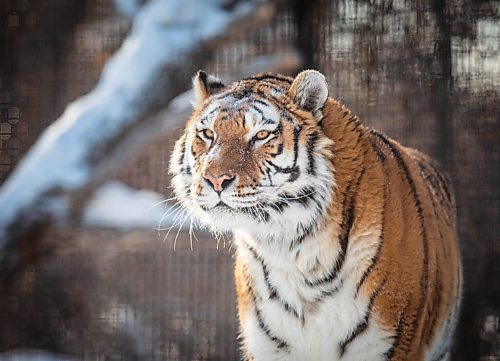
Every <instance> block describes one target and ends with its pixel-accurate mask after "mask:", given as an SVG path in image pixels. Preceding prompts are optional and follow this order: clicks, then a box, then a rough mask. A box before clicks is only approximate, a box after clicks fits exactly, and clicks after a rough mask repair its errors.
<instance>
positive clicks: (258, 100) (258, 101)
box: [254, 99, 269, 110]
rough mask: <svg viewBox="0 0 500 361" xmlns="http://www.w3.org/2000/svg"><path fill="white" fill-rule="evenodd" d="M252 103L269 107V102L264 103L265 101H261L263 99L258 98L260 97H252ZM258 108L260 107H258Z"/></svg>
mask: <svg viewBox="0 0 500 361" xmlns="http://www.w3.org/2000/svg"><path fill="white" fill-rule="evenodd" d="M254 103H257V104H260V105H263V106H265V107H267V108H269V104H268V103H266V102H265V101H263V100H260V99H254ZM259 110H260V109H259Z"/></svg>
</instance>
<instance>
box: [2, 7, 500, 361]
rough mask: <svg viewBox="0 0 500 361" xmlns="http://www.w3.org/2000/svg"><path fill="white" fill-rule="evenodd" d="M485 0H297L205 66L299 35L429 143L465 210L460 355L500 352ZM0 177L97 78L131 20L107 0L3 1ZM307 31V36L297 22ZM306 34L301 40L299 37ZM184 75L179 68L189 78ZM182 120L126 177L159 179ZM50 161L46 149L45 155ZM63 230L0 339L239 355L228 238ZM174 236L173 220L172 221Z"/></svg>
mask: <svg viewBox="0 0 500 361" xmlns="http://www.w3.org/2000/svg"><path fill="white" fill-rule="evenodd" d="M499 17H500V14H499V8H498V4H497V3H496V2H494V1H483V2H465V1H458V0H453V1H441V0H434V1H431V0H429V1H423V0H419V1H416V2H414V1H403V0H398V1H380V2H375V3H371V2H365V1H356V0H352V1H343V2H330V1H323V0H322V1H317V2H314V3H313V4H309V5H307V6H304V3H303V2H300V1H299V2H292V3H291V4H290V5H289V6H285V7H284V8H283V10H282V11H281V12H280V14H279V15H278V16H277V18H276V19H275V20H274V21H272V22H271V23H270V24H268V25H266V26H265V27H263V28H261V29H256V30H255V31H254V32H252V33H250V34H248V36H247V37H246V39H245V40H244V41H243V42H240V43H238V44H236V45H233V46H228V47H226V48H223V49H221V50H220V51H219V52H218V53H217V54H216V56H215V58H214V59H212V61H211V62H209V63H208V64H207V70H208V71H210V72H213V73H219V74H226V73H230V72H231V71H233V70H235V69H238V68H241V67H245V66H246V65H247V64H248V62H249V61H250V59H251V58H252V56H254V55H262V54H271V53H273V52H275V51H276V50H277V49H287V48H289V47H292V46H298V47H299V48H300V50H302V51H303V53H304V58H305V62H306V66H308V67H316V68H318V69H319V70H321V71H322V72H323V73H324V74H325V75H326V78H327V79H328V81H329V85H330V94H331V95H332V96H334V97H336V98H338V99H339V100H341V101H342V102H344V103H345V104H346V105H347V106H348V107H350V108H351V109H352V110H353V111H354V113H356V114H359V116H360V118H361V119H362V120H363V122H364V123H366V124H368V125H370V126H373V127H375V128H377V129H380V130H382V131H384V132H386V133H387V134H388V135H390V136H391V137H393V138H395V139H397V140H399V141H401V142H402V143H403V144H405V145H409V146H413V147H416V148H418V149H420V150H422V151H424V152H426V153H428V154H430V155H432V156H433V157H435V158H437V159H438V160H439V161H440V162H441V163H442V165H443V166H444V168H445V169H446V170H447V171H448V172H449V173H450V174H451V177H452V180H453V183H454V187H455V193H456V197H457V203H458V211H459V227H460V229H459V231H460V240H461V245H462V251H463V259H464V269H465V275H466V279H465V299H464V304H463V313H462V319H461V322H460V327H459V335H458V341H457V346H456V353H455V357H454V358H453V359H454V360H475V359H478V360H479V359H481V360H495V359H500V326H499V324H500V286H499V285H500V266H499V265H500V263H499V262H498V258H499V256H500V242H498V240H497V235H498V233H499V231H500V228H499V221H498V220H499V219H500V192H499V190H498V184H500V166H499V165H500V149H499V148H500V147H499V143H500V142H499V140H500V120H499V113H498V104H499V103H500V91H499V89H500V60H499V59H500V45H499V44H500V21H499ZM0 19H1V22H0V23H1V26H2V28H1V30H0V110H1V112H0V181H3V180H5V179H6V177H7V176H8V175H9V174H10V172H11V171H12V169H13V168H14V167H15V165H16V164H17V162H18V161H19V159H20V157H21V156H22V154H24V153H25V151H26V150H27V149H28V148H29V146H30V145H31V144H33V142H34V141H35V140H36V138H37V137H38V135H39V134H40V133H41V132H42V131H43V129H44V128H45V127H46V126H47V125H49V124H50V122H51V121H53V120H54V119H55V118H56V117H57V116H58V115H59V114H60V113H61V112H62V110H63V109H64V106H65V105H66V104H67V103H68V102H69V101H71V100H72V99H74V98H76V97H77V96H79V95H81V94H84V93H85V92H87V91H88V90H90V89H91V88H92V86H93V85H94V84H95V82H96V81H97V79H98V76H99V73H100V70H101V69H102V66H103V65H104V63H105V61H106V60H107V59H108V58H109V56H110V55H111V54H112V53H113V51H114V50H115V49H116V48H117V47H118V46H119V44H120V43H121V41H122V40H123V37H124V36H125V35H126V33H127V31H128V29H129V26H130V23H129V21H128V20H127V19H126V18H124V17H123V16H120V15H118V14H117V13H116V11H115V9H114V8H113V5H112V3H111V2H108V1H104V0H87V1H76V0H71V1H69V0H59V1H51V2H36V1H28V0H26V1H7V2H3V3H1V4H0ZM304 34H306V35H307V36H305V35H304ZM304 38H305V40H304ZM188 82H189V79H186V83H188ZM181 131H182V130H181V129H172V134H171V135H170V136H169V137H167V138H166V139H165V142H164V143H163V144H162V145H161V146H155V147H152V148H150V149H148V150H147V151H146V152H144V154H143V155H142V156H141V157H140V158H139V159H138V160H137V161H134V162H133V163H132V164H130V166H129V167H127V168H126V169H124V170H123V171H122V172H121V175H120V178H121V179H122V180H124V181H126V182H127V183H129V184H131V185H133V186H136V187H139V188H150V189H153V190H156V191H158V192H160V193H162V194H164V195H165V197H167V196H168V195H169V190H168V185H169V177H168V173H167V166H168V159H169V156H170V151H171V149H172V146H173V141H174V140H175V138H176V137H177V136H178V134H179V133H180V132H181ZM50 167H51V165H47V170H48V171H49V170H50ZM164 235H165V233H161V234H160V235H159V236H158V234H157V233H156V232H155V231H150V232H130V233H118V232H109V231H104V230H81V231H77V232H75V231H71V230H66V231H65V232H61V233H60V234H59V233H58V234H51V235H49V237H53V238H54V243H55V244H57V245H58V247H57V250H56V251H55V252H54V253H52V254H51V255H50V256H48V257H47V258H45V259H44V261H43V262H42V263H40V264H37V265H35V266H32V267H30V268H29V269H26V270H25V271H24V272H23V273H22V274H21V275H19V276H18V277H17V278H16V279H15V280H13V281H12V283H13V285H12V287H11V292H10V293H9V294H8V295H1V296H0V309H1V311H0V350H2V351H4V350H9V349H13V348H41V349H47V350H50V351H54V352H60V353H64V354H70V355H75V356H78V357H83V358H84V359H89V360H94V359H103V360H134V359H138V360H144V359H151V360H156V359H158V360H163V359H170V360H233V359H237V358H238V346H237V323H236V316H235V307H234V303H235V301H234V290H233V280H232V276H231V268H232V254H231V251H230V250H229V243H228V244H226V247H225V248H224V247H222V245H221V244H219V249H217V242H216V241H215V240H214V239H212V238H211V237H210V236H208V235H205V234H203V233H200V234H199V236H198V238H200V242H199V243H196V242H195V247H194V251H191V250H190V245H189V238H188V236H187V234H186V233H185V232H184V231H181V232H180V236H179V238H178V240H177V247H176V251H175V252H174V251H173V243H172V242H173V237H169V238H167V239H166V241H165V242H163V241H162V240H163V237H164ZM174 236H175V232H174Z"/></svg>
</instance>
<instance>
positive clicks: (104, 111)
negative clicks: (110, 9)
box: [0, 0, 275, 271]
mask: <svg viewBox="0 0 500 361" xmlns="http://www.w3.org/2000/svg"><path fill="white" fill-rule="evenodd" d="M233 3H234V5H233V6H231V7H230V10H228V9H227V6H225V4H224V1H222V0H212V1H209V0H170V1H164V0H150V1H149V2H147V3H146V4H145V5H143V6H142V7H141V8H140V9H139V10H138V12H137V13H136V14H135V15H134V23H133V28H132V30H131V33H130V35H129V36H128V37H127V39H126V40H125V42H124V44H123V45H122V47H121V48H120V50H119V51H118V52H117V53H116V54H115V55H114V56H113V57H112V59H111V60H110V61H109V63H108V64H107V65H106V67H105V69H104V71H103V73H102V76H101V79H100V81H99V83H98V84H97V86H96V87H95V89H94V90H93V91H92V92H91V93H89V94H88V95H86V96H84V97H82V98H80V99H78V100H77V101H75V102H74V103H72V104H70V105H69V106H68V108H67V109H66V111H65V112H64V114H63V115H62V116H61V117H60V118H59V119H58V120H57V121H56V122H54V124H53V125H52V126H50V127H49V128H48V129H47V130H46V131H45V132H44V133H43V134H42V136H41V137H40V139H39V140H38V142H37V143H36V144H35V146H34V147H33V148H32V149H31V150H30V151H29V152H28V154H27V155H26V156H25V158H24V159H23V160H22V161H21V163H20V164H19V166H18V167H17V168H16V170H15V171H14V173H13V174H12V175H11V177H10V178H9V179H8V180H7V181H6V182H5V183H4V185H3V187H2V188H1V189H0V209H1V212H0V271H5V270H7V269H13V268H16V267H18V266H19V263H20V262H22V258H23V257H24V253H26V252H27V253H30V254H32V253H36V247H37V244H36V239H37V238H39V237H41V234H42V233H43V231H44V230H46V229H48V228H49V227H50V226H51V225H53V224H55V223H57V222H58V221H61V220H65V219H67V218H70V217H74V216H75V213H76V214H78V213H79V212H80V210H81V208H82V206H81V204H82V203H85V202H86V200H87V199H88V196H89V194H91V193H92V191H93V190H94V189H95V188H96V187H97V186H98V185H99V184H101V183H102V182H103V181H104V180H106V179H107V178H109V177H110V175H111V174H113V172H115V171H116V170H117V169H119V168H120V167H121V166H123V164H124V163H125V162H126V160H127V159H126V157H124V156H123V155H124V154H130V152H131V150H130V148H133V150H132V151H135V150H138V149H140V148H141V147H143V146H144V145H145V144H147V143H148V141H149V140H150V139H151V138H152V137H153V136H154V134H155V132H156V131H157V130H158V129H161V128H162V119H161V118H160V117H157V116H154V115H155V114H156V113H157V112H158V111H159V110H161V109H162V108H164V107H165V106H166V105H167V104H168V103H169V101H170V100H171V99H172V98H173V97H174V96H175V95H176V94H178V93H179V91H180V90H182V88H181V87H179V84H185V85H186V86H187V84H188V82H187V81H186V79H189V77H190V76H191V74H192V73H193V72H194V71H195V70H196V69H197V68H199V67H201V66H202V65H203V60H206V59H207V58H208V57H209V56H210V54H211V53H212V52H213V50H215V49H216V48H217V47H218V46H219V45H221V44H226V43H227V41H229V40H236V38H237V37H238V36H241V35H243V34H244V33H245V32H247V31H248V30H250V28H253V27H255V26H258V25H259V24H261V23H263V22H264V21H267V20H269V19H270V18H271V17H272V15H273V11H274V8H275V6H274V5H273V2H272V1H271V0H269V1H263V0H260V1H259V0H254V1H234V2H233ZM125 151H127V152H128V153H127V152H125ZM103 154H104V155H105V156H103ZM78 216H79V215H78ZM27 250H28V251H27Z"/></svg>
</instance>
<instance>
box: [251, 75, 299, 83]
mask: <svg viewBox="0 0 500 361" xmlns="http://www.w3.org/2000/svg"><path fill="white" fill-rule="evenodd" d="M266 79H274V80H279V81H283V82H286V83H289V84H291V83H292V80H291V79H290V78H285V77H283V76H279V75H273V74H262V75H257V76H251V77H248V78H244V79H243V80H257V81H261V80H266Z"/></svg>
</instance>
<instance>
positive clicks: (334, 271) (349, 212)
mask: <svg viewBox="0 0 500 361" xmlns="http://www.w3.org/2000/svg"><path fill="white" fill-rule="evenodd" d="M364 172H365V169H364V168H363V169H362V170H361V172H360V174H359V176H358V178H357V180H356V183H355V184H354V183H350V184H349V185H348V186H347V189H346V200H345V202H344V208H343V214H342V221H341V223H340V234H339V242H340V251H339V254H338V256H337V258H336V259H335V262H334V263H333V267H332V268H331V269H330V271H328V273H327V274H326V275H325V276H323V277H321V278H319V279H316V280H314V281H311V280H308V279H306V280H305V283H306V284H307V285H308V286H311V287H315V286H319V285H323V284H326V283H331V282H332V281H333V280H335V278H336V277H337V275H338V272H339V271H340V269H341V268H342V266H343V264H344V261H345V256H346V253H347V247H348V243H349V235H350V233H351V229H352V226H353V223H354V210H355V207H354V203H355V202H354V198H355V195H356V194H355V193H356V191H357V188H358V186H359V183H360V182H361V179H362V178H363V175H364ZM352 188H354V189H352Z"/></svg>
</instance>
